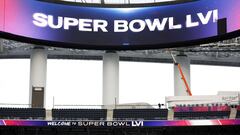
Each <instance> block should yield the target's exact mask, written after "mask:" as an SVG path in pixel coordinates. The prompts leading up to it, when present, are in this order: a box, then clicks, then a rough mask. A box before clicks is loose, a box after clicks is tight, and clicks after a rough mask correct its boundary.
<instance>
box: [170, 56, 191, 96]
mask: <svg viewBox="0 0 240 135" xmlns="http://www.w3.org/2000/svg"><path fill="white" fill-rule="evenodd" d="M171 56H172V58H173V62H174V64H175V65H177V67H178V71H179V73H180V75H181V79H182V80H183V83H184V85H185V87H186V90H187V93H188V95H189V96H192V92H191V89H190V87H189V85H188V82H187V80H186V78H185V76H184V73H183V71H182V67H181V65H180V64H179V63H177V61H176V59H175V58H174V56H173V55H172V53H171Z"/></svg>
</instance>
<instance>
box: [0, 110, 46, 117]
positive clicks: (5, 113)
mask: <svg viewBox="0 0 240 135" xmlns="http://www.w3.org/2000/svg"><path fill="white" fill-rule="evenodd" d="M0 118H1V119H45V109H43V108H0Z"/></svg>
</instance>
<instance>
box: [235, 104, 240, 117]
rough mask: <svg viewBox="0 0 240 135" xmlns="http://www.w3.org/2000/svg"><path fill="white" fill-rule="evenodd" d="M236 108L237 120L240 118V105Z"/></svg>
mask: <svg viewBox="0 0 240 135" xmlns="http://www.w3.org/2000/svg"><path fill="white" fill-rule="evenodd" d="M236 108H237V115H236V118H240V105H238V106H237V107H236Z"/></svg>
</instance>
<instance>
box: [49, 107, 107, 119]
mask: <svg viewBox="0 0 240 135" xmlns="http://www.w3.org/2000/svg"><path fill="white" fill-rule="evenodd" d="M52 117H53V119H54V120H106V117H107V110H106V109H52Z"/></svg>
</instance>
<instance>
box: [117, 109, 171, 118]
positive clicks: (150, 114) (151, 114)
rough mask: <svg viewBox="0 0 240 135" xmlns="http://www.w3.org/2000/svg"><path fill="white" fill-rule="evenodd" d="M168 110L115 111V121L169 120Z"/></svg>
mask: <svg viewBox="0 0 240 135" xmlns="http://www.w3.org/2000/svg"><path fill="white" fill-rule="evenodd" d="M167 115H168V110H167V109H115V110H113V119H114V120H167Z"/></svg>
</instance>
